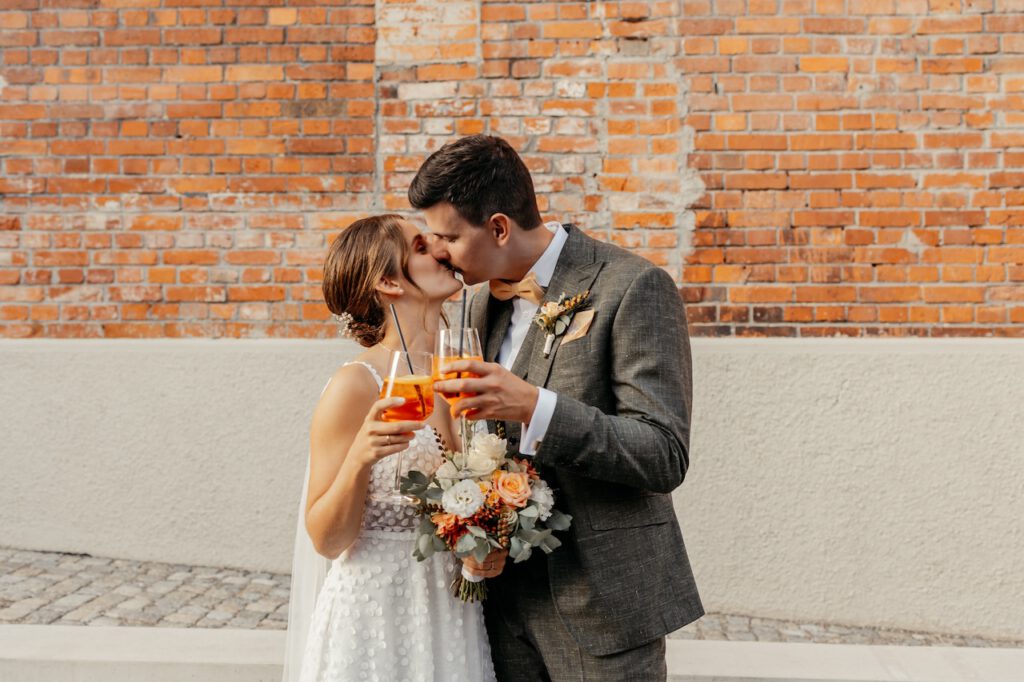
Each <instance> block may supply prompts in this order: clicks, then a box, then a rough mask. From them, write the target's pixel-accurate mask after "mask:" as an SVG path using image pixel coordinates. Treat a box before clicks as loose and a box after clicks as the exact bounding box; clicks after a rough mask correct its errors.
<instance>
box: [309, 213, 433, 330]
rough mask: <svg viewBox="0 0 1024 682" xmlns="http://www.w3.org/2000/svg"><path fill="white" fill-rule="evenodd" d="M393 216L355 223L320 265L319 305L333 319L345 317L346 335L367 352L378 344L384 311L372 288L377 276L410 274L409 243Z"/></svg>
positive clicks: (410, 279)
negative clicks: (321, 294) (348, 318)
mask: <svg viewBox="0 0 1024 682" xmlns="http://www.w3.org/2000/svg"><path fill="white" fill-rule="evenodd" d="M400 220H402V216H400V215H396V214H394V213H389V214H386V215H378V216H370V217H369V218H361V219H360V220H357V221H355V222H354V223H352V224H351V225H349V227H348V228H347V229H346V230H345V231H344V232H342V233H341V234H339V235H338V236H337V237H336V238H335V239H334V242H333V243H332V244H331V248H330V250H329V251H328V252H327V259H326V260H325V261H324V280H323V292H324V302H325V303H326V304H327V307H328V309H330V311H331V312H332V313H334V314H335V315H342V314H344V313H348V314H349V315H350V316H351V317H352V320H351V321H350V322H349V325H348V327H349V333H350V334H351V335H352V336H353V337H354V338H355V339H356V341H358V342H359V344H360V345H362V346H365V347H367V348H369V347H370V346H373V345H376V344H378V343H380V342H381V340H382V339H383V338H384V329H385V326H386V323H387V314H388V311H387V309H386V308H385V306H384V302H383V301H382V299H381V298H380V294H379V293H378V292H377V290H376V289H375V287H376V286H377V283H378V282H380V280H381V278H382V277H391V278H395V279H397V277H398V273H399V272H401V273H402V276H403V277H405V279H406V280H407V281H408V282H409V283H410V284H411V285H412V286H414V287H416V289H419V287H418V286H417V285H416V283H415V282H414V281H413V280H412V278H411V277H410V276H409V244H408V243H407V242H406V241H405V234H404V233H403V232H402V226H401V225H399V222H398V221H400Z"/></svg>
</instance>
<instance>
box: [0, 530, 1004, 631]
mask: <svg viewBox="0 0 1024 682" xmlns="http://www.w3.org/2000/svg"><path fill="white" fill-rule="evenodd" d="M288 583H289V577H288V575H286V574H279V573H254V572H248V571H240V570H235V569H225V568H207V567H202V566H187V565H181V564H161V563H153V562H141V561H127V560H124V559H103V558H95V557H90V556H85V555H78V554H61V553H53V552H33V551H27V550H18V549H2V548H0V624H11V623H46V624H57V625H148V626H163V627H199V628H221V627H230V628H250V629H251V628H260V629H270V630H283V629H284V628H285V627H286V626H287V623H288ZM671 636H672V637H673V638H679V639H719V640H734V641H750V642H753V641H762V642H824V643H831V644H892V645H905V646H906V645H909V646H972V647H996V646H1002V647H1024V641H1019V642H1000V641H994V640H986V639H977V638H973V637H960V636H956V635H937V634H926V633H915V632H906V631H901V630H885V629H878V628H863V627H848V626H841V625H835V624H824V623H798V622H793V621H784V620H772V619H768V618H758V617H752V616H739V615H728V614H708V615H707V616H704V617H703V618H701V619H700V620H699V621H697V622H696V623H694V624H692V625H688V626H687V627H685V628H683V629H682V630H680V631H678V632H676V633H673V635H671Z"/></svg>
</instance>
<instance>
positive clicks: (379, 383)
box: [342, 360, 384, 391]
mask: <svg viewBox="0 0 1024 682" xmlns="http://www.w3.org/2000/svg"><path fill="white" fill-rule="evenodd" d="M348 365H362V366H363V367H365V368H366V369H368V370H370V374H372V375H373V379H374V381H376V382H377V390H378V391H379V390H380V389H381V388H382V387H383V386H384V380H383V379H381V378H380V375H379V374H377V370H375V369H374V368H373V365H371V364H370V363H368V362H363V361H362V360H353V361H351V362H346V363H345V364H344V365H342V367H346V366H348Z"/></svg>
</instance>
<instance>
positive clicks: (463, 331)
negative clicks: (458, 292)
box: [459, 284, 466, 358]
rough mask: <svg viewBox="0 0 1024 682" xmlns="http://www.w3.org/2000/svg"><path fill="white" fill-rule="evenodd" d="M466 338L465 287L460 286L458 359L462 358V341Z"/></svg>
mask: <svg viewBox="0 0 1024 682" xmlns="http://www.w3.org/2000/svg"><path fill="white" fill-rule="evenodd" d="M465 336H466V285H465V284H463V285H462V314H461V316H460V317H459V357H460V358H461V357H462V339H463V338H464V337H465Z"/></svg>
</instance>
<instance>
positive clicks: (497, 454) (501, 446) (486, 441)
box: [470, 433, 508, 471]
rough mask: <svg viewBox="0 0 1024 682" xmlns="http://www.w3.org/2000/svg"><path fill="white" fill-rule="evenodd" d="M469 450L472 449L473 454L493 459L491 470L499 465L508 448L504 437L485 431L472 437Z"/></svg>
mask: <svg viewBox="0 0 1024 682" xmlns="http://www.w3.org/2000/svg"><path fill="white" fill-rule="evenodd" d="M470 450H472V452H473V453H474V454H477V455H480V456H481V457H486V458H487V459H490V460H493V461H494V467H492V468H491V470H492V471H493V470H494V468H495V467H497V466H498V465H500V464H501V463H502V461H503V460H504V459H505V452H506V451H507V450H508V444H507V443H506V442H505V439H504V438H498V437H497V436H496V435H494V434H493V433H485V434H483V435H480V436H475V437H474V438H473V445H472V446H471V447H470Z"/></svg>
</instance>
